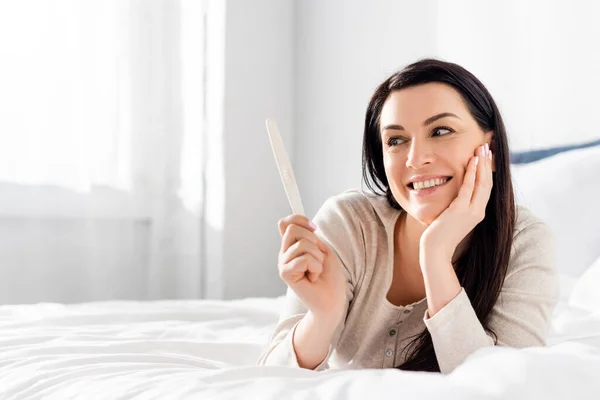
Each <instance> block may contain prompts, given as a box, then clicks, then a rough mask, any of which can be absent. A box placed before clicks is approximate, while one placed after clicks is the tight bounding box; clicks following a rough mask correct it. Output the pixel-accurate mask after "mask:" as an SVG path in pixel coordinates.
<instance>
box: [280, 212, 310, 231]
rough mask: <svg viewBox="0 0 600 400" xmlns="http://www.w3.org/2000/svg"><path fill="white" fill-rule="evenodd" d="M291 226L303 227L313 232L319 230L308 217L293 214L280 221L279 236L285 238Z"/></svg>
mask: <svg viewBox="0 0 600 400" xmlns="http://www.w3.org/2000/svg"><path fill="white" fill-rule="evenodd" d="M291 224H295V225H299V226H302V227H304V228H306V229H308V230H310V231H312V232H314V231H315V230H316V229H317V228H316V226H315V225H314V224H313V223H312V221H310V220H309V219H308V218H307V217H306V216H304V215H301V214H291V215H288V216H287V217H285V218H282V219H280V220H279V221H278V223H277V226H278V228H279V236H283V234H284V233H285V230H286V229H287V227H288V226H289V225H291Z"/></svg>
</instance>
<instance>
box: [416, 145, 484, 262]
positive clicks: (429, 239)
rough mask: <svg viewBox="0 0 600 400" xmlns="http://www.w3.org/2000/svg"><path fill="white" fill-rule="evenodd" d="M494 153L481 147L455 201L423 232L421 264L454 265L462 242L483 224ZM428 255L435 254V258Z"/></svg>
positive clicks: (472, 159)
mask: <svg viewBox="0 0 600 400" xmlns="http://www.w3.org/2000/svg"><path fill="white" fill-rule="evenodd" d="M492 182H493V179H492V152H491V151H490V150H489V147H488V144H487V143H486V144H485V145H483V146H480V147H478V148H477V149H476V150H475V156H474V157H472V158H471V160H470V161H469V164H468V165H467V172H466V173H465V177H464V180H463V183H462V186H461V188H460V190H459V192H458V196H457V197H456V199H454V200H453V201H452V203H450V205H449V206H448V208H447V209H446V210H444V212H442V213H441V214H440V216H439V217H437V218H436V219H435V220H434V221H433V222H432V223H431V224H430V225H429V226H428V227H427V229H425V232H423V235H422V236H421V243H420V253H421V254H420V259H421V265H423V264H424V262H423V261H424V259H426V258H429V259H431V258H436V259H438V260H439V259H440V257H441V259H442V260H446V261H449V262H451V260H452V256H453V255H454V252H455V250H456V247H457V246H458V245H459V243H460V242H461V241H462V240H463V239H464V238H465V237H466V236H467V235H468V234H469V232H471V231H472V230H473V228H475V226H477V224H478V223H480V222H481V221H483V218H484V217H485V208H486V205H487V203H488V201H489V199H490V194H491V192H492ZM427 252H435V257H431V256H432V255H431V254H427Z"/></svg>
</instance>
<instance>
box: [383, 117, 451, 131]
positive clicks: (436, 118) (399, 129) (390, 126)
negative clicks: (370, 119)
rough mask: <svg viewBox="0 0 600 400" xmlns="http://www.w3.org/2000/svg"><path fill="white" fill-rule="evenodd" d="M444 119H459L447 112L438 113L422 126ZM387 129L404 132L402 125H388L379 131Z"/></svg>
mask: <svg viewBox="0 0 600 400" xmlns="http://www.w3.org/2000/svg"><path fill="white" fill-rule="evenodd" d="M446 117H453V118H457V119H460V117H459V116H458V115H456V114H452V113H449V112H443V113H440V114H436V115H434V116H433V117H429V118H427V119H426V120H425V122H423V126H427V125H429V124H432V123H434V122H435V121H437V120H438V119H442V118H446ZM461 121H462V120H461ZM388 129H392V130H396V131H404V130H405V129H404V127H403V126H402V125H398V124H389V125H386V126H384V127H383V129H382V130H381V131H382V132H384V131H386V130H388Z"/></svg>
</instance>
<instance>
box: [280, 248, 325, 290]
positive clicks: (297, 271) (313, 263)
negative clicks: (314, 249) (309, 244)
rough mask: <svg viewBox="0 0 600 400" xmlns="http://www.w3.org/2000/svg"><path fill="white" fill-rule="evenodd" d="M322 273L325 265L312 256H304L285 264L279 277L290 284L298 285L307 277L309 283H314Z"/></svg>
mask: <svg viewBox="0 0 600 400" xmlns="http://www.w3.org/2000/svg"><path fill="white" fill-rule="evenodd" d="M322 271H323V265H322V264H321V263H319V262H318V261H317V260H316V259H315V258H314V257H313V256H311V255H310V254H304V255H302V256H300V257H297V258H294V259H293V260H292V261H290V262H289V263H287V264H284V265H283V267H282V268H281V270H280V271H279V276H280V277H281V279H283V280H284V281H285V282H288V283H297V282H299V281H301V280H302V279H304V277H305V276H306V277H307V279H308V280H309V281H311V282H314V281H315V280H316V279H317V278H318V277H319V275H320V274H321V272H322Z"/></svg>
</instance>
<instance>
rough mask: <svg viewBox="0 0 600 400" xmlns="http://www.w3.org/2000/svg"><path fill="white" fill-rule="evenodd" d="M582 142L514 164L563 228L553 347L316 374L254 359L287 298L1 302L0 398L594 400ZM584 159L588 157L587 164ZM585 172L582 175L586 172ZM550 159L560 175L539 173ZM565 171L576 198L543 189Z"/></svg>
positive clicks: (528, 200) (599, 269) (541, 207)
mask: <svg viewBox="0 0 600 400" xmlns="http://www.w3.org/2000/svg"><path fill="white" fill-rule="evenodd" d="M576 151H577V152H579V153H577V154H575V156H572V155H569V154H565V155H561V154H558V155H553V156H552V157H549V158H547V159H544V160H539V161H536V162H532V163H528V164H525V165H521V166H516V167H515V169H514V171H513V173H514V176H515V181H516V187H517V191H518V196H519V199H520V200H519V201H520V202H521V203H524V204H526V205H528V206H530V207H531V208H532V209H533V210H534V211H536V213H538V214H541V216H542V217H543V218H545V219H547V220H548V223H549V224H550V225H551V226H552V227H553V229H554V230H555V231H557V232H556V233H557V257H558V260H559V263H558V268H559V276H560V285H561V298H560V302H559V303H558V305H557V307H556V310H555V313H554V315H553V319H552V328H551V331H550V335H549V339H548V346H546V347H543V348H541V347H540V348H527V349H511V348H502V347H492V348H485V349H481V350H478V351H477V352H475V353H473V354H472V355H471V356H469V357H468V358H467V359H466V361H465V362H464V363H463V364H462V365H460V366H459V367H458V368H456V369H455V370H454V371H453V372H452V373H451V374H448V375H441V374H436V373H425V372H406V371H399V370H396V369H385V370H382V369H379V370H375V369H372V370H370V369H366V370H331V371H323V372H315V371H310V370H304V369H294V368H289V367H266V366H258V365H256V361H257V359H258V357H259V355H260V354H261V352H262V351H263V350H264V349H265V348H266V346H267V343H268V341H269V338H270V335H271V333H272V331H273V328H274V327H275V324H276V322H277V319H278V317H279V311H280V309H281V307H282V306H283V300H284V297H283V296H281V297H277V298H246V299H240V300H227V301H226V300H220V301H219V300H177V301H176V300H164V301H154V302H149V301H148V302H134V301H111V302H93V303H83V304H55V303H40V304H32V305H5V306H0V399H48V398H49V399H53V398H55V399H187V398H189V399H192V398H194V399H242V398H243V399H284V398H294V399H319V398H322V399H340V400H341V399H365V398H369V399H370V400H375V399H390V398H391V397H398V398H402V399H413V398H414V399H420V400H423V399H439V398H442V397H443V398H445V399H487V398H490V399H565V398H576V399H595V400H598V399H600V294H599V293H600V290H599V286H600V243H599V242H600V234H599V233H598V232H599V230H598V226H599V225H600V218H598V215H599V213H600V211H599V210H598V209H599V207H598V203H597V199H598V198H600V185H599V183H600V182H599V181H600V180H598V179H597V177H595V176H593V174H594V173H595V171H598V170H599V168H600V165H599V164H598V163H600V147H598V149H596V150H594V149H589V148H588V149H580V150H576ZM586 152H587V153H586ZM569 153H572V152H569ZM561 157H562V158H561ZM548 160H550V161H548ZM581 160H587V161H586V162H587V163H588V164H589V165H586V166H584V168H582V167H581V163H582V161H581ZM544 163H546V164H544ZM569 163H571V164H569ZM556 164H559V165H560V168H558V167H556ZM553 168H554V170H553ZM586 168H589V169H586ZM536 169H537V170H536ZM588 170H589V171H590V172H589V176H587V177H586V176H585V174H584V173H582V171H588ZM536 171H537V172H536ZM548 171H550V172H552V173H553V175H552V176H551V177H549V178H548V180H547V181H544V179H543V178H541V176H542V175H548V173H549V172H548ZM557 171H562V172H557ZM556 174H559V177H558V178H557V176H556ZM561 174H562V175H561ZM569 174H573V175H575V174H576V175H577V178H574V177H573V176H570V175H569ZM582 174H583V175H584V176H583V177H581V175H582ZM559 178H560V179H564V181H563V183H562V185H563V187H562V188H563V189H564V190H565V191H566V193H567V196H570V197H572V199H571V200H568V201H567V200H564V199H563V200H561V199H559V198H558V197H560V196H558V197H557V196H551V195H548V193H544V192H543V191H544V189H546V190H549V189H548V188H549V187H551V186H550V185H551V181H550V179H554V180H556V179H559ZM580 178H581V179H583V180H582V181H580ZM544 182H545V183H544ZM569 182H572V184H573V185H576V186H577V187H575V186H574V187H568V186H569V185H570V184H571V183H569ZM580 182H588V185H587V186H582V185H580ZM590 182H591V183H590ZM565 185H566V186H567V188H564V186H565ZM594 185H595V188H594ZM555 186H558V185H555ZM590 187H591V189H590ZM551 190H554V187H551ZM586 190H587V191H588V192H586ZM590 190H592V191H595V192H589V191H590ZM578 191H579V192H578ZM581 191H583V194H582V192H581ZM536 196H538V197H536ZM586 196H587V197H586ZM590 196H596V197H595V198H590ZM536 201H537V202H542V203H543V204H536ZM553 201H556V202H558V203H552V202H553ZM586 201H587V202H588V203H589V204H587V205H586V204H583V202H586ZM561 202H562V203H561ZM560 207H570V208H567V209H566V210H565V209H564V208H560ZM556 210H561V212H555V211H556ZM545 213H546V214H547V215H546V214H545ZM573 226H574V227H575V228H573ZM569 229H570V230H569ZM578 235H579V236H578ZM584 235H587V236H584ZM571 237H575V240H570V238H571ZM573 246H575V247H573ZM577 246H580V247H579V248H577ZM574 252H576V254H574ZM569 254H570V255H571V257H569Z"/></svg>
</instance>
